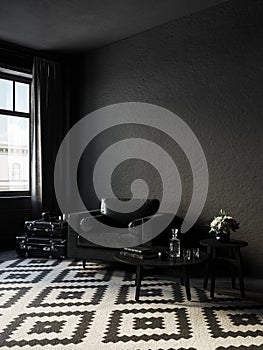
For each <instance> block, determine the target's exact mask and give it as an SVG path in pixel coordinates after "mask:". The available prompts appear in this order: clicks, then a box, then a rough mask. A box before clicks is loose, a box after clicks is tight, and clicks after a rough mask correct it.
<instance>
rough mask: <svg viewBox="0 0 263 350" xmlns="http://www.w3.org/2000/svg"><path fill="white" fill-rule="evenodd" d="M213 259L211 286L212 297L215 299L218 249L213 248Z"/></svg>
mask: <svg viewBox="0 0 263 350" xmlns="http://www.w3.org/2000/svg"><path fill="white" fill-rule="evenodd" d="M211 254H212V259H211V272H212V273H211V286H210V297H211V298H212V299H213V298H214V294H215V282H216V266H215V265H216V250H215V249H212V252H211Z"/></svg>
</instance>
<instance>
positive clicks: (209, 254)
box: [203, 247, 211, 289]
mask: <svg viewBox="0 0 263 350" xmlns="http://www.w3.org/2000/svg"><path fill="white" fill-rule="evenodd" d="M207 254H208V260H207V262H206V264H205V277H204V283H203V288H204V289H207V284H208V278H209V272H210V269H209V267H210V266H211V250H210V248H209V247H208V248H207Z"/></svg>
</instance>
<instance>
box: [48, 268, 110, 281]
mask: <svg viewBox="0 0 263 350" xmlns="http://www.w3.org/2000/svg"><path fill="white" fill-rule="evenodd" d="M112 274H113V271H112V270H106V269H101V268H97V267H96V266H94V268H86V269H83V268H82V269H64V270H63V271H62V272H61V273H60V274H59V275H58V276H57V277H56V278H55V279H54V280H53V282H63V283H65V282H66V283H72V282H73V283H78V282H85V283H87V282H102V281H103V282H107V281H110V279H111V277H112Z"/></svg>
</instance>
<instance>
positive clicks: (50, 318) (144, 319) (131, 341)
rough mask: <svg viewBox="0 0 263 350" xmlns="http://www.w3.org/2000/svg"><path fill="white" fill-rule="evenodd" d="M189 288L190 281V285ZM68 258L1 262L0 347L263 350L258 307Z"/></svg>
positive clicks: (261, 311) (261, 307) (262, 312)
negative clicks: (136, 282) (138, 280)
mask: <svg viewBox="0 0 263 350" xmlns="http://www.w3.org/2000/svg"><path fill="white" fill-rule="evenodd" d="M190 283H191V280H190ZM134 293H135V287H134V273H133V272H132V271H125V266H124V268H123V269H121V268H118V269H117V268H113V267H112V266H111V265H108V264H102V263H101V264H100V263H96V262H90V263H87V264H86V269H83V268H82V262H76V261H73V260H70V259H66V260H62V261H60V260H51V259H50V260H47V259H36V258H35V259H32V258H27V259H20V258H19V259H15V260H9V261H6V262H1V263H0V349H1V350H2V349H6V350H7V349H12V350H19V349H25V350H28V349H34V350H35V349H36V350H40V349H44V350H48V349H52V350H53V349H55V350H62V349H63V350H74V349H76V350H78V349H79V350H80V349H83V350H84V349H85V350H86V349H88V350H105V349H106V350H107V349H109V350H111V349H112V350H115V349H116V350H123V349H124V350H150V349H151V350H155V349H158V350H168V349H169V350H171V349H181V350H183V349H187V350H192V349H193V350H194V349H196V350H206V349H207V350H213V349H216V350H242V349H251V350H253V349H263V305H260V304H258V303H256V302H253V301H249V300H246V299H239V298H238V297H231V296H225V295H217V294H216V295H215V299H213V300H211V299H210V298H209V293H208V292H207V291H205V290H202V289H198V288H195V287H194V286H191V295H192V301H188V300H187V297H186V295H185V289H184V287H182V286H181V285H180V284H179V283H176V282H174V281H169V280H165V279H158V278H155V277H154V276H151V277H145V279H144V280H143V282H142V286H141V294H140V301H139V302H136V301H135V300H134Z"/></svg>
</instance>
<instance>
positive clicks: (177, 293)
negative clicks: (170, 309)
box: [115, 281, 184, 304]
mask: <svg viewBox="0 0 263 350" xmlns="http://www.w3.org/2000/svg"><path fill="white" fill-rule="evenodd" d="M135 288H136V287H135V286H134V285H122V286H121V287H120V289H119V293H118V296H117V300H116V302H115V304H137V301H135V298H134V295H135ZM183 300H184V296H183V289H182V288H181V286H180V285H179V284H177V283H173V282H170V283H167V282H160V281H159V283H149V284H145V283H143V284H142V286H141V289H140V302H144V303H146V304H152V303H159V304H162V303H165V304H166V303H169V302H171V303H174V302H178V303H181V302H183Z"/></svg>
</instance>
